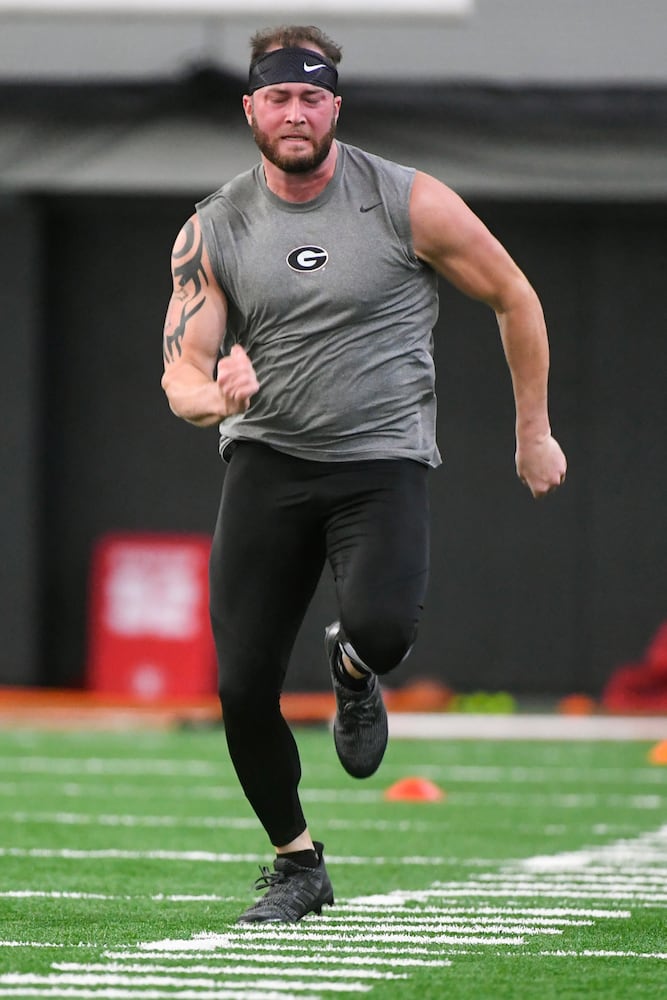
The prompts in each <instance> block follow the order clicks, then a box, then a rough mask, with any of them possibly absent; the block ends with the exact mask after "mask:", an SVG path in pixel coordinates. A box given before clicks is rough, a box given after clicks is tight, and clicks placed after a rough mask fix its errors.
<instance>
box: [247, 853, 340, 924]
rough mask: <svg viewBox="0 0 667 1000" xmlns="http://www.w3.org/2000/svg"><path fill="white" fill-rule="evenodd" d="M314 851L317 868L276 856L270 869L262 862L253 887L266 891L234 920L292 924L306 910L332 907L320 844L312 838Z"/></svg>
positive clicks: (311, 910) (310, 911)
mask: <svg viewBox="0 0 667 1000" xmlns="http://www.w3.org/2000/svg"><path fill="white" fill-rule="evenodd" d="M315 850H316V851H317V856H318V857H319V859H320V863H319V865H318V866H317V868H304V867H303V866H302V865H298V864H296V862H294V861H292V860H291V859H290V858H282V857H281V856H280V855H278V857H277V858H276V860H275V861H274V862H273V867H274V871H271V869H270V868H268V867H267V866H266V865H262V866H261V867H260V871H261V873H262V874H261V876H260V877H259V878H258V879H257V881H256V882H255V889H268V890H269V891H268V892H267V893H266V895H264V896H262V898H261V899H260V900H259V901H258V902H257V903H255V904H254V905H253V906H251V907H250V908H249V909H247V910H246V911H245V913H242V914H241V916H240V917H239V918H238V921H237V923H239V924H266V923H277V922H280V923H286V924H295V923H296V922H297V920H301V918H302V917H305V915H306V914H307V913H317V915H318V916H319V915H320V914H321V912H322V907H323V906H324V905H326V906H333V901H334V895H333V888H332V887H331V882H330V881H329V876H328V874H327V870H326V867H325V865H324V856H323V852H324V845H323V844H320V843H319V842H318V841H315Z"/></svg>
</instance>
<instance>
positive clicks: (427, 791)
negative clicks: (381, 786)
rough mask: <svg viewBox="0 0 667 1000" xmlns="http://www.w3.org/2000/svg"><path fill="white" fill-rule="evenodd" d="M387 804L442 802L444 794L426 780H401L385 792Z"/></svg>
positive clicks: (414, 778) (440, 789)
mask: <svg viewBox="0 0 667 1000" xmlns="http://www.w3.org/2000/svg"><path fill="white" fill-rule="evenodd" d="M384 797H385V799H386V800H387V801H388V802H442V801H443V799H444V798H445V793H444V791H443V790H442V788H438V786H437V785H434V784H433V782H432V781H429V780H428V778H417V777H412V778H401V780H400V781H397V782H396V783H395V784H394V785H390V787H389V788H388V789H387V790H386V791H385V793H384Z"/></svg>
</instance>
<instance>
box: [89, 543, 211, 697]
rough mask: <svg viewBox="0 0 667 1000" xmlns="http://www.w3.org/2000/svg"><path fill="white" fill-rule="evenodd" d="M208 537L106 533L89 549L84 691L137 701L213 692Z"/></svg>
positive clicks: (209, 544)
mask: <svg viewBox="0 0 667 1000" xmlns="http://www.w3.org/2000/svg"><path fill="white" fill-rule="evenodd" d="M210 548H211V539H210V537H208V536H206V535H189V534H180V535H171V534H167V535H164V534H112V535H106V536H104V537H103V538H101V539H100V540H99V542H98V543H97V545H96V546H95V550H94V553H93V561H92V567H91V577H90V602H89V661H88V670H87V686H88V688H90V689H92V690H94V691H98V692H104V693H106V694H114V695H127V696H131V697H133V698H136V699H138V700H141V701H143V702H155V701H163V700H169V699H172V698H188V697H190V698H192V697H198V696H201V695H210V694H214V693H215V691H216V688H217V668H216V658H215V648H214V645H213V636H212V633H211V626H210V621H209V615H208V558H209V552H210Z"/></svg>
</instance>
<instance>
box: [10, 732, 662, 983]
mask: <svg viewBox="0 0 667 1000" xmlns="http://www.w3.org/2000/svg"><path fill="white" fill-rule="evenodd" d="M297 738H298V741H299V745H300V747H301V752H302V760H303V771H304V777H303V782H302V790H303V799H304V803H305V806H306V810H307V814H308V816H309V823H310V828H311V831H312V832H313V835H314V836H316V837H318V838H319V839H322V840H323V841H324V843H325V846H326V856H327V859H328V867H329V871H330V875H331V878H332V882H333V884H334V890H335V893H336V905H335V906H334V907H332V908H330V909H325V911H324V914H323V916H322V917H315V916H312V917H309V918H307V919H306V920H304V921H302V922H301V923H300V924H297V925H294V926H290V927H282V928H281V927H276V926H272V927H268V928H267V927H265V928H263V929H262V928H261V927H260V928H252V927H239V926H236V925H235V924H234V920H235V917H236V916H237V915H238V914H239V913H240V912H241V910H242V909H244V908H245V907H246V906H247V905H249V904H250V903H251V902H252V901H253V899H254V897H253V890H252V883H253V881H254V879H255V877H256V876H257V875H258V874H259V870H258V865H259V864H260V863H266V862H268V861H269V859H270V856H271V855H270V851H269V848H268V845H267V843H266V841H265V837H264V834H263V832H262V831H261V830H260V829H258V826H257V823H256V821H255V819H254V817H253V815H252V813H251V811H250V809H249V807H248V805H247V804H246V802H245V800H244V799H243V797H242V795H241V794H240V792H239V790H238V787H237V784H236V780H235V778H234V775H233V772H232V769H231V766H230V764H229V761H228V759H227V755H226V748H225V744H224V736H223V734H222V732H221V731H220V730H217V729H213V730H205V731H194V730H190V731H188V730H183V731H175V732H164V731H160V732H154V731H147V732H128V733H94V732H90V731H81V732H68V733H45V732H36V731H35V732H33V731H25V730H17V731H8V732H5V733H4V734H1V735H0V997H19V998H26V1000H27V998H29V997H82V998H83V997H94V998H119V1000H120V998H144V1000H152V998H162V997H170V998H181V1000H205V998H209V1000H212V998H226V1000H233V998H244V1000H285V998H299V1000H314V998H327V1000H328V998H335V997H340V996H349V995H369V996H370V997H371V1000H388V998H392V1000H393V998H398V1000H417V998H419V1000H431V998H433V1000H436V998H441V997H442V998H452V1000H454V998H461V1000H464V998H465V1000H473V998H475V1000H476V998H488V1000H499V998H503V997H512V998H519V1000H530V998H540V1000H548V998H550V997H559V998H560V997H562V998H570V997H572V998H574V997H605V998H612V1000H613V998H626V997H627V998H630V997H636V996H639V997H651V998H654V997H655V998H657V997H667V787H666V784H667V767H664V766H663V767H660V766H654V765H650V764H649V763H648V761H647V752H648V750H649V748H650V744H648V743H628V742H624V743H612V742H605V743H579V742H577V743H522V742H504V743H501V742H489V741H481V742H475V741H472V740H466V741H456V742H446V741H419V740H397V739H394V740H393V741H392V742H391V744H390V747H389V750H388V752H387V757H386V759H385V763H384V764H383V766H382V768H381V771H380V773H379V774H377V775H375V776H374V777H373V778H371V779H369V780H368V781H365V782H358V781H355V780H354V779H352V778H349V777H348V776H347V775H345V774H344V772H343V771H342V770H341V768H340V766H339V764H338V762H337V759H336V757H335V753H334V750H333V746H332V743H331V737H330V734H329V733H328V732H327V731H326V730H325V729H303V730H297ZM411 775H419V776H422V777H426V778H429V779H430V780H431V781H433V782H435V783H437V784H438V785H439V786H440V787H442V788H443V789H445V790H446V793H447V794H446V798H445V800H444V801H443V802H436V803H403V802H401V803H390V802H387V801H385V800H384V798H383V793H384V791H385V789H386V788H387V787H388V786H389V785H391V784H392V783H394V782H395V781H397V780H398V779H400V778H403V777H406V776H411Z"/></svg>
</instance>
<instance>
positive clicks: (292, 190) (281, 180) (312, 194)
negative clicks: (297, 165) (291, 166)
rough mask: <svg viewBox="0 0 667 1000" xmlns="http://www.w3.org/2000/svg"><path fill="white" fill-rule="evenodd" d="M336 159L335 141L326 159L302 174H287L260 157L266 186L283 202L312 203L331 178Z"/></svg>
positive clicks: (263, 157)
mask: <svg viewBox="0 0 667 1000" xmlns="http://www.w3.org/2000/svg"><path fill="white" fill-rule="evenodd" d="M337 159H338V148H337V145H336V142H335V141H334V142H332V143H331V149H330V150H329V152H328V153H327V156H326V159H325V160H323V161H322V163H320V165H319V166H318V167H315V169H314V170H308V171H307V172H306V173H303V174H291V173H287V172H286V171H284V170H281V169H280V167H277V166H276V165H275V163H271V161H270V160H267V158H266V157H265V156H264V155H262V165H263V167H264V176H265V178H266V186H267V187H268V189H269V191H272V192H273V194H275V195H277V196H278V198H282V199H283V201H294V202H300V201H312V200H313V198H317V196H318V194H320V193H321V192H322V191H324V189H325V187H326V186H327V184H328V183H329V181H330V180H331V178H332V177H333V175H334V172H335V170H336V160H337Z"/></svg>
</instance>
